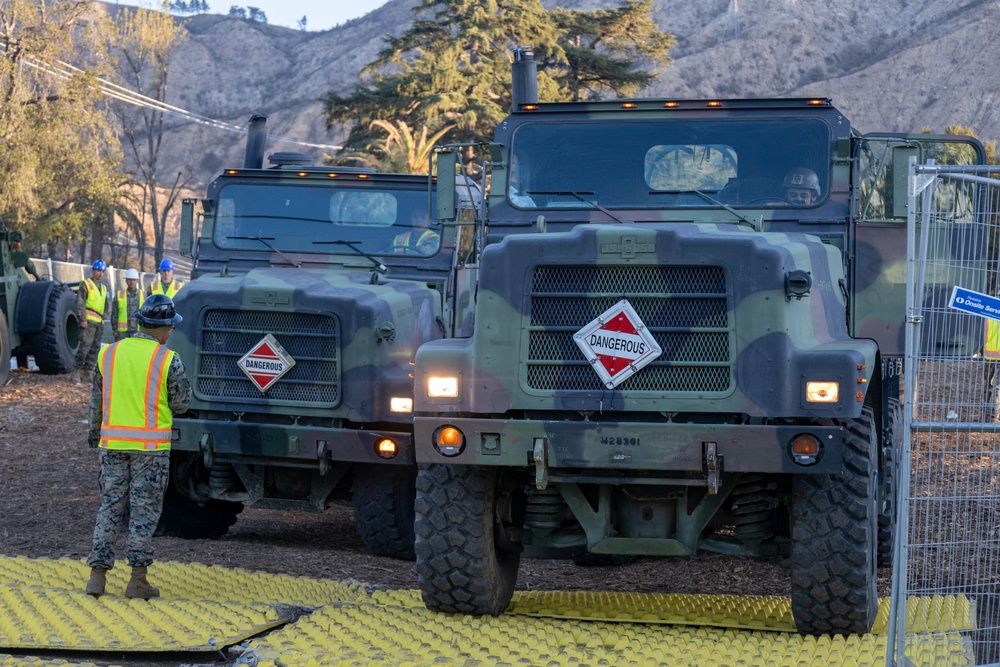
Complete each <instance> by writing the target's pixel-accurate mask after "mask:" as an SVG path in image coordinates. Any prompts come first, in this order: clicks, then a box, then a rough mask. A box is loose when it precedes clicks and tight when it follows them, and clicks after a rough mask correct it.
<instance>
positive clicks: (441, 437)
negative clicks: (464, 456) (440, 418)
mask: <svg viewBox="0 0 1000 667" xmlns="http://www.w3.org/2000/svg"><path fill="white" fill-rule="evenodd" d="M434 449H436V450H437V452H438V454H440V455H441V456H448V457H452V456H458V455H459V454H461V453H462V450H463V449H465V435H463V434H462V432H461V431H460V430H458V429H457V428H455V427H454V426H442V427H441V428H439V429H438V430H436V431H434Z"/></svg>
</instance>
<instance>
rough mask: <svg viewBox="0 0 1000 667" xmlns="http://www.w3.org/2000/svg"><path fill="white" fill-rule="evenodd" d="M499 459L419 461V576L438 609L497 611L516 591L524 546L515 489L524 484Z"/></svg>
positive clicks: (428, 602) (423, 592)
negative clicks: (516, 536)
mask: <svg viewBox="0 0 1000 667" xmlns="http://www.w3.org/2000/svg"><path fill="white" fill-rule="evenodd" d="M502 472H503V471H502V470H499V469H497V468H496V467H493V466H469V465H421V466H420V469H419V471H418V472H417V499H416V515H417V520H416V524H415V531H416V538H417V539H416V553H417V577H418V579H419V582H420V594H421V597H423V600H424V604H425V605H427V608H428V609H430V610H432V611H442V612H449V613H459V614H490V615H492V616H499V615H500V614H502V613H503V612H504V610H505V609H506V608H507V605H508V604H509V603H510V599H511V597H512V596H513V595H514V584H515V583H516V581H517V568H518V566H519V565H520V563H521V550H520V547H519V545H516V544H511V543H510V542H509V540H507V539H506V536H505V535H506V531H505V528H506V527H510V526H511V525H512V524H516V521H513V517H515V516H517V511H516V508H515V507H514V505H515V500H514V496H515V495H516V494H518V493H522V492H523V491H522V490H521V489H519V488H517V485H516V484H511V483H508V482H506V481H505V477H504V475H503V474H502Z"/></svg>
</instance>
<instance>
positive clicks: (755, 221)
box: [414, 54, 982, 634]
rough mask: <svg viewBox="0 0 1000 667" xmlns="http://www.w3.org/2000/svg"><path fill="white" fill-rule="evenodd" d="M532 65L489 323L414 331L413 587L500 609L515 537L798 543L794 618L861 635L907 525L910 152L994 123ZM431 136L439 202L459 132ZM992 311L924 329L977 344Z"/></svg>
mask: <svg viewBox="0 0 1000 667" xmlns="http://www.w3.org/2000/svg"><path fill="white" fill-rule="evenodd" d="M521 55H522V57H523V56H524V55H525V54H521ZM515 68H524V69H528V70H530V69H531V63H530V60H529V59H528V58H526V57H523V59H522V60H520V61H519V62H518V63H516V64H515ZM531 81H532V77H530V76H529V77H528V78H527V79H526V80H522V79H519V78H518V77H515V86H514V91H515V93H516V94H515V107H514V110H513V112H512V113H511V114H510V115H509V116H508V117H507V118H506V119H505V120H504V121H503V122H502V123H501V124H500V125H499V126H498V127H497V130H496V143H494V144H490V145H488V146H485V147H484V148H486V149H488V150H489V155H488V158H487V161H488V165H489V167H490V168H491V170H492V179H491V186H490V190H489V192H488V193H487V204H488V207H487V210H488V216H487V218H486V220H485V223H486V225H488V227H487V228H485V229H484V230H482V231H483V239H484V245H483V247H482V248H481V252H480V253H479V255H478V266H479V274H478V291H477V301H476V306H475V323H474V327H473V329H474V333H473V335H472V336H471V337H458V338H453V339H447V340H439V341H434V342H430V343H427V344H425V345H424V346H423V347H421V349H420V351H419V352H418V354H417V361H416V391H415V401H416V408H415V427H414V435H415V438H416V448H417V461H418V462H419V463H420V471H419V473H418V477H417V500H416V517H417V518H416V540H417V542H416V554H417V571H418V575H419V580H420V589H421V593H422V596H423V599H424V602H425V603H426V605H427V606H428V607H429V608H431V609H434V610H438V611H445V612H460V613H471V614H499V613H501V612H502V611H503V610H504V609H505V607H506V606H507V604H508V602H509V600H510V599H511V595H512V591H513V588H514V583H515V580H516V575H517V570H518V564H519V559H520V555H521V551H522V549H523V547H525V546H527V545H531V546H532V547H535V548H539V547H541V548H562V549H567V550H568V549H576V550H578V554H579V553H582V552H586V553H587V554H589V557H590V560H591V561H600V560H602V559H603V560H604V561H605V562H615V561H619V562H620V560H621V559H622V558H624V557H627V556H631V555H648V556H686V555H691V554H694V553H695V552H696V551H698V550H703V551H711V552H717V553H722V554H733V555H749V556H764V557H776V558H783V559H784V558H790V563H791V590H792V609H793V614H794V618H795V622H796V624H797V627H798V629H799V630H800V631H801V632H803V633H811V634H823V633H853V632H868V631H869V630H870V629H871V626H872V622H873V621H874V619H875V614H876V608H877V598H876V567H877V565H879V564H882V565H887V564H889V563H890V561H891V552H892V542H893V533H894V527H895V511H894V510H895V508H894V507H893V505H892V493H891V491H892V481H893V477H894V471H893V461H894V450H895V449H896V447H898V444H899V443H898V440H899V436H900V434H901V421H900V402H899V399H900V383H899V374H898V371H899V369H900V366H901V364H900V363H898V362H900V359H901V356H902V354H903V351H904V349H903V339H904V336H903V322H904V308H905V275H906V271H905V266H906V262H905V256H906V255H905V253H906V207H907V200H906V174H907V161H908V159H909V158H910V157H916V158H917V159H918V160H920V161H923V160H925V159H928V158H937V159H939V160H940V159H945V158H948V159H950V160H953V161H957V162H962V161H965V162H970V163H977V162H979V161H980V160H981V159H982V150H981V146H980V145H979V144H978V142H975V141H974V140H972V141H965V142H963V140H962V139H961V138H958V137H950V138H949V137H934V136H930V135H915V136H910V137H906V136H890V135H880V136H876V135H866V136H862V135H860V134H858V133H856V132H855V131H854V130H853V129H852V128H851V125H850V123H849V122H848V121H847V119H846V118H845V117H844V115H843V114H842V113H841V112H840V111H838V110H837V109H836V108H835V107H834V106H833V105H832V104H831V102H830V100H828V99H822V98H819V99H779V100H686V101H685V100H663V99H659V100H649V99H637V100H614V101H607V102H594V103H563V104H549V103H544V102H542V103H539V102H538V101H537V99H534V98H533V97H532V95H533V94H534V93H533V88H534V86H533V85H532V84H531ZM518 91H522V93H521V94H520V95H518V94H517V93H518ZM523 91H527V92H523ZM438 151H439V157H438V168H437V173H438V185H439V186H440V187H441V188H443V189H442V191H441V192H439V195H438V205H439V207H440V211H439V213H440V216H441V217H442V219H448V218H452V217H454V215H453V213H452V212H451V211H449V210H448V205H449V203H448V201H447V195H446V194H443V193H447V192H448V191H450V189H451V187H450V185H449V184H448V183H447V182H446V175H447V174H449V173H452V172H453V170H454V169H455V163H456V162H457V156H459V155H460V154H461V150H460V149H459V148H458V147H451V148H449V147H440V148H439V149H438ZM796 190H799V191H801V190H805V191H806V192H805V193H804V194H803V193H802V192H795V191H796ZM974 194H975V193H974V190H969V189H966V190H953V191H951V193H950V196H956V197H957V196H962V197H966V198H967V200H968V201H972V197H973V195H974ZM793 201H794V202H795V203H797V204H801V205H800V206H796V205H793V204H792V202H793ZM953 227H968V225H953ZM952 231H953V233H954V234H955V235H956V236H955V239H959V238H960V234H962V233H963V231H962V230H961V229H954V230H952ZM941 233H942V234H948V233H952V232H949V231H948V230H947V229H946V225H942V231H941ZM965 233H967V232H965ZM955 247H956V253H957V254H956V259H957V260H958V261H972V260H975V259H980V260H981V259H982V258H981V257H980V258H976V257H974V256H971V255H970V256H963V254H962V253H963V252H964V251H963V247H962V246H961V245H956V246H955ZM932 292H934V290H933V289H931V290H929V293H932ZM932 298H937V297H936V296H934V294H932ZM925 329H933V330H940V329H939V328H938V327H933V326H927V327H925ZM979 331H981V325H974V324H973V325H970V327H969V328H968V329H967V330H966V331H965V332H964V333H963V332H959V333H958V334H956V335H955V336H953V337H951V338H949V339H948V340H940V341H939V340H933V341H926V344H928V345H931V346H932V347H933V348H934V349H937V350H939V351H943V352H949V351H950V352H958V353H971V352H974V351H975V350H976V349H978V348H977V346H978V344H979V343H978V342H977V340H976V338H977V336H978V337H979V339H980V340H981V335H980V334H979V333H978V332H979ZM584 560H586V559H584Z"/></svg>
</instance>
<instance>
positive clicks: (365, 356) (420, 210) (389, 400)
mask: <svg viewBox="0 0 1000 667" xmlns="http://www.w3.org/2000/svg"><path fill="white" fill-rule="evenodd" d="M265 141H266V129H265V125H264V118H263V117H256V116H255V117H254V119H253V120H252V121H251V132H250V136H249V138H248V144H247V157H246V161H245V165H244V167H243V168H241V169H229V170H226V171H225V172H224V173H223V174H222V175H221V176H220V177H218V178H217V179H216V180H215V181H213V182H212V183H211V184H210V185H209V187H208V196H207V198H206V199H204V200H189V201H186V202H184V206H183V212H182V241H181V245H182V252H185V251H187V250H188V249H191V250H192V251H193V252H192V254H193V255H194V257H195V264H194V271H193V275H192V280H191V281H190V282H189V283H188V284H186V285H185V286H184V287H183V288H182V289H181V290H180V292H178V294H177V296H176V298H175V300H176V303H177V308H178V310H179V312H180V313H182V314H183V316H184V322H183V323H181V324H180V325H178V327H177V330H176V331H175V333H174V335H173V336H172V338H171V340H170V346H171V347H172V348H173V349H174V350H176V351H177V352H178V353H180V355H181V358H182V359H183V360H184V363H185V364H186V366H187V369H188V374H189V376H190V378H191V381H192V388H193V394H194V395H193V400H192V402H191V407H190V410H189V411H188V412H187V413H185V414H183V415H179V416H178V417H177V418H176V419H175V420H174V429H175V431H174V433H175V435H174V442H173V443H172V447H171V449H172V451H171V483H170V487H169V490H168V493H167V496H166V498H165V507H164V513H163V517H162V519H161V521H160V525H159V526H158V530H159V532H160V533H161V534H172V535H178V536H184V537H209V536H217V535H220V534H222V533H224V532H226V530H228V528H229V526H231V525H232V524H233V523H234V522H235V520H236V515H237V513H238V512H240V511H241V510H242V508H243V507H244V506H252V507H263V508H274V509H288V510H296V511H321V510H323V509H324V508H326V507H327V506H329V505H330V504H331V503H333V502H348V501H350V500H352V498H353V503H354V505H355V508H356V510H357V511H356V517H357V526H358V529H359V531H360V533H361V536H362V538H363V540H364V542H365V543H366V545H367V546H368V547H369V548H370V549H371V550H372V551H373V552H374V553H376V554H378V555H385V556H393V557H399V558H410V559H412V558H413V496H414V486H413V484H414V477H415V474H416V467H415V462H414V456H413V441H412V399H413V376H412V373H413V360H414V356H415V354H416V350H417V347H418V346H419V345H420V344H421V343H423V342H425V341H429V340H434V339H437V338H441V337H444V336H448V335H452V334H453V333H454V332H456V331H458V332H461V331H462V327H463V326H464V325H463V320H465V319H467V318H465V317H464V316H463V315H462V311H463V308H465V307H466V306H467V305H468V304H470V303H471V297H470V296H469V295H468V293H467V292H466V288H465V287H464V286H463V285H461V284H457V283H456V282H455V275H456V263H457V265H458V266H461V265H462V264H463V262H464V259H463V258H462V256H461V255H462V253H463V252H465V253H468V252H469V249H470V248H471V246H472V241H471V234H472V231H473V227H472V226H471V225H470V226H469V227H468V228H467V229H466V231H464V232H462V233H459V232H458V230H459V228H458V227H455V226H452V227H449V228H448V229H441V228H440V226H439V225H437V224H433V225H431V226H430V228H429V230H422V229H420V227H419V224H420V222H421V220H420V219H426V218H427V215H428V212H429V210H428V193H429V183H430V181H429V178H428V177H427V176H417V175H409V174H381V173H372V172H370V171H363V170H358V169H354V170H352V169H351V168H336V167H320V166H314V165H312V164H311V160H310V159H309V156H307V155H304V154H302V153H275V154H272V155H271V156H270V158H269V161H270V163H271V164H272V166H271V167H270V168H263V157H264V150H263V146H264V143H265ZM471 193H472V187H471V186H470V187H466V188H464V189H463V192H462V193H460V197H462V202H461V203H460V207H461V208H462V210H463V215H465V214H469V215H471V214H472V213H473V209H472V208H470V206H472V204H473V202H472V200H471V198H470V197H469V195H471ZM454 196H455V193H452V197H454ZM470 219H471V218H470ZM414 220H416V221H417V223H413V224H417V225H418V226H417V227H416V228H415V227H413V226H411V223H412V221H414ZM196 221H198V222H199V223H200V224H199V225H198V228H197V229H195V228H194V223H195V222H196ZM407 241H409V243H407ZM464 275H465V272H463V276H464ZM352 491H353V493H352Z"/></svg>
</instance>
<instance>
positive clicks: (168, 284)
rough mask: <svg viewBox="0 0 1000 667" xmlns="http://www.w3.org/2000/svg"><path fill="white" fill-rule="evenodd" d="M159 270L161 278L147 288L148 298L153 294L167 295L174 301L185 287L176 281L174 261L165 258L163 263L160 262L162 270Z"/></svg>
mask: <svg viewBox="0 0 1000 667" xmlns="http://www.w3.org/2000/svg"><path fill="white" fill-rule="evenodd" d="M157 270H158V271H159V272H160V277H159V278H157V279H156V280H154V281H153V282H152V283H150V284H149V287H147V288H146V296H149V295H151V294H166V295H167V296H169V297H170V298H171V299H173V298H174V296H175V295H176V294H177V292H178V291H179V290H180V288H181V287H183V286H184V283H182V282H181V281H180V280H174V260H172V259H170V258H169V257H164V258H163V261H162V262H160V268H159V269H157Z"/></svg>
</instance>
